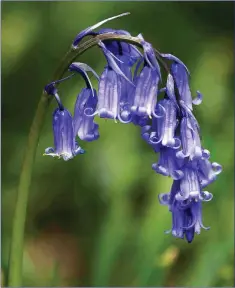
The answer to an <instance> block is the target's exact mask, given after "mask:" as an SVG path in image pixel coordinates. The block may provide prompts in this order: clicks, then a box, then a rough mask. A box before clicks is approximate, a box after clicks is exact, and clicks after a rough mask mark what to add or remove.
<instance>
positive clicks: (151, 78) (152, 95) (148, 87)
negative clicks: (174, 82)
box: [131, 65, 159, 117]
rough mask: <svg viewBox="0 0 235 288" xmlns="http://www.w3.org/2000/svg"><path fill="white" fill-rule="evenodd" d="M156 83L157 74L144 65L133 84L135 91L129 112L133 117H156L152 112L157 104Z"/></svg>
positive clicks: (157, 79) (157, 80)
mask: <svg viewBox="0 0 235 288" xmlns="http://www.w3.org/2000/svg"><path fill="white" fill-rule="evenodd" d="M158 82H159V75H158V72H157V71H156V70H155V69H152V68H150V67H149V66H148V65H145V66H144V68H143V69H142V71H141V72H140V75H139V76H138V78H137V79H136V82H135V83H136V89H135V92H134V95H133V104H132V107H131V112H132V113H133V114H134V115H137V116H141V117H144V116H148V117H151V116H152V115H153V116H155V117H158V116H157V115H155V112H154V110H155V106H156V103H157V90H158Z"/></svg>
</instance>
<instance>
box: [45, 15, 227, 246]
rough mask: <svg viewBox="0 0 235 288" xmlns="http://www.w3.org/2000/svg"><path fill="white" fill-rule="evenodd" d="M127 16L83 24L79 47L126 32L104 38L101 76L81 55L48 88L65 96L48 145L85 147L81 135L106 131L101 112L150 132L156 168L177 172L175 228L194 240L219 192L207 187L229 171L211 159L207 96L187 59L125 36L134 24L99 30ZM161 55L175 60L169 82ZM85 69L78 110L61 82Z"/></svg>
mask: <svg viewBox="0 0 235 288" xmlns="http://www.w3.org/2000/svg"><path fill="white" fill-rule="evenodd" d="M123 15H125V14H122V15H118V16H115V17H112V18H109V19H106V20H104V21H102V22H100V23H98V24H95V25H94V26H92V27H89V28H87V29H85V30H83V31H82V32H81V33H79V34H78V35H77V36H76V38H75V40H74V41H73V46H72V47H73V49H76V48H77V47H78V45H79V43H80V42H81V41H82V40H83V38H84V37H86V36H88V35H89V36H91V37H95V36H97V35H102V34H106V33H108V34H115V35H119V36H120V39H118V40H110V41H106V40H103V41H99V43H98V46H99V47H100V49H101V50H102V52H103V55H104V57H105V58H106V66H105V67H104V70H103V72H102V74H101V75H100V77H99V76H98V75H97V74H96V72H95V71H94V70H93V69H92V68H91V67H89V66H88V65H87V64H84V63H79V62H74V63H72V64H71V65H70V66H69V67H68V70H69V71H70V72H72V74H71V75H70V76H69V77H66V78H64V79H61V80H58V81H54V82H52V83H50V84H48V85H47V86H46V87H45V91H46V93H47V94H48V95H53V96H54V97H55V99H56V101H57V103H58V108H57V109H56V110H55V112H54V114H53V131H54V148H52V147H50V148H47V149H46V150H45V154H46V155H50V156H58V157H62V158H63V159H64V160H69V159H71V158H73V157H74V156H75V155H77V154H83V153H84V150H83V149H82V148H81V147H80V146H79V144H78V142H77V141H76V137H78V138H79V139H81V140H84V141H94V140H97V139H98V138H99V131H98V130H99V126H98V124H96V123H95V122H94V117H95V116H96V115H98V116H99V117H101V118H106V119H113V120H114V121H115V122H117V121H120V122H121V123H133V124H134V125H137V126H140V127H141V136H142V138H143V139H144V140H145V141H146V142H147V143H148V144H149V145H150V146H151V147H152V148H153V150H154V152H155V153H158V154H159V159H158V162H157V163H154V164H153V165H152V169H153V170H154V171H155V172H156V173H159V174H161V175H164V176H170V177H171V178H172V179H173V184H172V188H171V191H170V192H169V193H162V194H160V195H159V200H160V203H161V204H163V205H167V206H168V207H169V211H170V212H171V213H172V229H171V230H170V232H171V233H172V234H173V235H174V236H175V237H178V238H184V237H185V238H186V240H187V241H188V242H191V241H192V240H193V238H194V234H195V233H197V234H199V233H200V228H201V227H202V228H205V229H208V228H207V227H204V226H203V223H202V213H201V210H202V202H203V201H210V200H211V199H212V194H211V193H209V192H207V191H204V188H205V187H206V186H207V185H209V184H210V183H211V182H213V181H214V180H215V179H216V177H217V175H218V174H219V173H220V172H221V171H222V168H221V166H220V165H219V164H218V163H215V162H211V161H210V160H209V158H210V153H209V151H208V150H206V149H205V148H204V147H202V145H201V139H200V127H199V124H198V122H197V120H196V118H195V116H194V115H193V105H199V104H200V103H201V102H202V95H201V93H200V92H197V97H195V99H192V95H191V91H190V87H189V79H188V78H189V71H188V69H187V67H186V66H185V64H184V63H183V62H182V61H181V60H180V59H178V58H177V57H175V56H173V55H171V54H160V53H159V52H157V51H156V50H155V49H154V48H153V47H152V45H151V44H150V43H149V42H147V41H145V40H144V38H143V36H142V35H141V34H139V35H138V36H137V37H136V39H138V43H139V44H140V45H141V47H142V50H141V51H139V50H138V49H137V48H136V47H135V46H134V45H133V44H130V43H128V42H126V41H124V40H123V39H122V37H121V36H130V34H129V33H128V32H127V31H123V30H113V29H101V30H99V31H98V32H95V31H94V29H95V28H98V27H99V26H100V25H102V24H103V23H105V22H107V21H109V20H112V19H114V18H116V17H120V16H123ZM156 53H157V54H156ZM156 55H157V58H156ZM159 59H160V60H161V62H163V63H165V62H164V61H165V60H167V61H169V62H170V63H171V64H170V67H168V68H167V74H168V75H167V79H166V85H165V87H164V85H163V87H161V86H162V83H163V80H162V76H161V70H160V65H159V63H160V62H159V61H158V60H159ZM88 72H91V73H93V75H94V76H95V77H96V79H97V80H98V91H96V90H95V89H94V88H93V86H92V83H91V81H90V78H89V76H88V74H87V73H88ZM77 73H78V74H79V75H81V76H82V77H83V79H84V81H85V83H86V88H83V89H82V90H81V91H80V93H79V94H78V97H77V100H76V103H75V108H74V115H73V116H72V115H71V114H70V112H69V111H68V110H67V109H65V108H64V106H63V105H62V103H61V100H60V97H59V95H58V90H57V88H56V85H57V84H58V82H62V81H65V80H67V79H69V78H71V77H73V76H74V75H75V74H77Z"/></svg>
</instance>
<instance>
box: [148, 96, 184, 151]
mask: <svg viewBox="0 0 235 288" xmlns="http://www.w3.org/2000/svg"><path fill="white" fill-rule="evenodd" d="M156 109H158V110H159V111H162V117H159V118H157V119H153V121H152V126H151V134H150V139H149V140H150V144H151V143H155V144H157V143H161V145H163V146H166V147H171V148H174V149H178V148H179V147H180V145H181V142H180V140H179V139H178V138H177V137H175V130H176V127H177V125H178V119H177V117H176V115H177V114H176V110H177V108H176V106H175V104H174V103H173V101H171V100H170V99H166V98H165V99H163V100H160V101H159V102H158V104H157V107H156ZM159 114H160V113H159Z"/></svg>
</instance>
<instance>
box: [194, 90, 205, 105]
mask: <svg viewBox="0 0 235 288" xmlns="http://www.w3.org/2000/svg"><path fill="white" fill-rule="evenodd" d="M202 99H203V96H202V94H201V93H200V92H199V91H197V96H196V98H194V99H193V104H194V105H200V104H201V103H202Z"/></svg>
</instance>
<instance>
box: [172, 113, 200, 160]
mask: <svg viewBox="0 0 235 288" xmlns="http://www.w3.org/2000/svg"><path fill="white" fill-rule="evenodd" d="M180 139H181V143H182V150H181V151H179V152H178V153H177V157H179V158H186V157H189V158H190V159H191V160H192V159H196V158H201V157H202V147H201V140H200V135H199V131H198V128H197V126H196V125H195V123H194V121H192V119H190V118H189V117H187V116H186V117H183V118H182V119H181V124H180Z"/></svg>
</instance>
